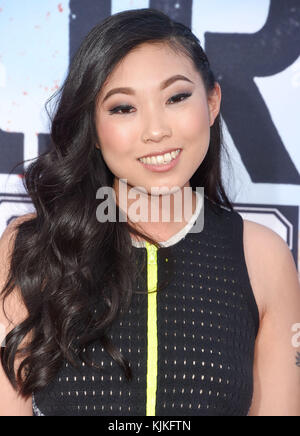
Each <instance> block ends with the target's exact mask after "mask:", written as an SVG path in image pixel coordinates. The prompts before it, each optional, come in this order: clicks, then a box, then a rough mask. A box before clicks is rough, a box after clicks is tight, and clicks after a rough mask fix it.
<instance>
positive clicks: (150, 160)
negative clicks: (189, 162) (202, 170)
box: [139, 149, 181, 165]
mask: <svg viewBox="0 0 300 436" xmlns="http://www.w3.org/2000/svg"><path fill="white" fill-rule="evenodd" d="M180 151H181V149H177V150H176V151H172V152H169V153H165V154H160V155H158V156H147V157H142V158H139V161H140V162H142V163H143V164H147V165H165V164H168V163H170V162H171V161H172V160H174V159H176V157H177V156H178V155H179V153H180Z"/></svg>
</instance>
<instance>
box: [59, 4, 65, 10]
mask: <svg viewBox="0 0 300 436" xmlns="http://www.w3.org/2000/svg"><path fill="white" fill-rule="evenodd" d="M58 10H59V12H63V11H64V10H63V7H62V4H61V3H59V5H58Z"/></svg>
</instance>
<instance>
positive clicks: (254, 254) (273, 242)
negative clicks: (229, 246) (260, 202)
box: [243, 219, 297, 319]
mask: <svg viewBox="0 0 300 436" xmlns="http://www.w3.org/2000/svg"><path fill="white" fill-rule="evenodd" d="M243 221H244V252H245V259H246V264H247V268H248V273H249V277H250V282H251V284H252V288H253V292H254V295H255V298H256V301H257V305H258V308H259V312H260V318H261V319H262V318H263V315H264V314H265V312H266V310H267V308H268V306H269V305H270V301H271V300H272V299H273V297H275V294H274V293H275V286H274V284H275V282H276V279H275V277H276V276H277V274H281V276H282V275H284V274H285V271H284V270H283V267H282V266H283V265H286V264H288V267H289V269H290V270H291V271H292V274H293V276H295V275H297V272H296V265H295V262H294V259H293V257H292V254H291V251H290V249H289V247H288V245H287V243H286V242H285V241H284V239H283V238H282V237H281V236H280V235H278V234H277V233H276V232H275V231H273V230H272V229H270V228H269V227H267V226H265V225H263V224H259V223H256V222H254V221H249V220H246V219H244V220H243ZM277 278H278V279H281V280H283V279H284V277H277ZM287 279H288V278H287ZM294 279H295V277H294Z"/></svg>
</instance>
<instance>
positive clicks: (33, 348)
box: [1, 8, 233, 398]
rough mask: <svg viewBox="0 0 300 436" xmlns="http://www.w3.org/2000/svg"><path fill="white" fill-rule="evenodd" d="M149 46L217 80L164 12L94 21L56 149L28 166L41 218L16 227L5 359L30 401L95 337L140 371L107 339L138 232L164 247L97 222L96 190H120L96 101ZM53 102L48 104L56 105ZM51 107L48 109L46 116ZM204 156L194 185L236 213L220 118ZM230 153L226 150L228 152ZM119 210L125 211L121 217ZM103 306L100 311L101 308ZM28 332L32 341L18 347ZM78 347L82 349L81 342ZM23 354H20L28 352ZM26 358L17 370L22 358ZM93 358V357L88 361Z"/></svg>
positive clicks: (61, 102) (62, 94)
mask: <svg viewBox="0 0 300 436" xmlns="http://www.w3.org/2000/svg"><path fill="white" fill-rule="evenodd" d="M143 43H153V44H155V43H158V44H161V43H165V44H168V46H169V47H170V48H172V49H173V50H174V51H175V52H176V53H181V54H184V55H185V56H188V57H189V58H190V59H191V60H192V61H193V63H194V66H195V68H196V69H197V71H198V72H199V74H200V75H201V77H202V79H203V83H204V86H205V89H206V92H207V95H209V92H210V91H212V90H213V89H214V86H215V82H216V80H215V77H214V74H213V72H212V70H211V68H210V64H209V61H208V59H207V56H206V54H205V52H204V51H203V49H202V48H201V45H200V42H199V40H198V39H197V37H196V36H195V35H194V34H193V33H192V32H191V30H190V29H189V28H188V27H186V26H184V25H183V24H181V23H178V22H174V21H173V20H171V19H170V17H168V16H167V15H165V14H164V13H162V12H160V11H158V10H156V9H150V8H147V9H137V10H131V11H125V12H121V13H118V14H115V15H112V16H110V17H108V18H106V19H105V20H104V21H102V22H101V23H99V24H98V25H96V26H95V27H94V28H93V29H92V30H91V31H90V32H89V34H88V35H87V36H86V38H85V39H84V40H83V42H82V44H81V46H80V48H79V49H78V51H77V52H76V54H75V56H74V57H73V59H72V62H71V65H70V68H69V72H68V75H67V77H66V79H65V81H64V83H63V85H62V87H61V88H60V89H59V90H58V92H56V93H55V94H54V95H53V96H52V98H54V97H58V98H57V100H56V105H55V110H54V115H53V116H50V119H51V132H50V133H51V135H50V137H51V146H50V149H49V150H48V151H47V152H45V153H43V154H41V155H40V156H39V157H38V158H36V159H35V160H34V161H33V162H31V164H30V165H29V166H28V168H27V170H26V171H25V173H24V178H23V183H24V187H25V189H26V191H27V193H28V195H29V196H30V198H31V199H32V202H33V206H34V208H35V210H36V215H35V216H34V217H32V219H29V220H25V221H23V222H22V223H21V224H19V226H18V232H17V235H16V238H15V243H14V248H13V253H12V258H11V264H10V271H9V275H8V279H7V281H6V284H5V287H4V288H3V289H2V297H3V305H4V301H5V299H6V298H7V297H8V296H9V294H11V293H12V292H13V290H14V289H15V288H16V287H18V289H19V290H20V293H21V297H22V299H23V301H24V304H25V306H26V309H27V311H28V316H27V318H26V319H25V320H24V322H22V323H21V324H19V325H18V326H17V327H15V328H14V329H13V330H12V331H11V332H10V333H9V334H8V335H7V336H6V347H5V348H2V352H1V362H2V365H3V368H4V370H5V373H6V374H7V376H8V378H9V380H10V382H11V383H12V385H13V386H14V387H15V388H16V389H18V391H19V392H20V394H21V395H22V396H23V397H24V398H27V397H29V396H30V395H31V394H32V393H33V392H34V391H35V390H38V389H41V388H43V387H45V386H46V385H47V384H48V383H49V382H50V380H51V379H52V378H53V377H54V376H55V375H56V374H57V372H58V370H59V368H60V367H61V365H62V363H63V360H64V359H66V360H67V361H69V362H70V363H71V364H73V365H74V366H76V365H77V363H76V362H77V361H76V358H77V357H78V356H79V357H81V358H82V359H83V360H85V357H84V356H83V355H82V350H83V348H84V347H85V346H86V345H87V344H91V343H92V342H93V341H100V343H101V344H102V346H103V347H104V349H105V350H106V351H107V352H108V353H109V354H110V355H111V357H112V358H113V359H114V360H115V361H116V362H117V363H118V364H119V365H120V366H121V367H122V368H123V370H124V372H125V375H126V378H127V380H131V379H132V377H133V374H132V371H131V368H130V363H129V362H128V361H127V359H126V358H125V357H124V356H123V355H122V354H121V353H120V352H119V351H118V350H117V349H116V347H115V346H114V345H113V343H112V342H111V341H110V340H109V338H108V332H109V328H110V326H111V325H112V324H113V322H114V321H115V320H116V319H117V318H118V316H119V314H120V312H121V311H123V312H126V310H127V309H128V308H129V305H130V301H131V297H132V293H133V292H134V287H135V280H136V278H137V267H136V263H135V262H134V261H133V260H134V259H133V255H132V251H133V250H132V243H131V237H130V232H131V233H132V234H133V235H137V236H140V237H142V238H144V239H145V240H147V241H148V242H150V243H152V244H155V245H156V246H157V247H159V244H158V242H157V241H155V240H153V239H151V238H149V236H148V235H144V234H143V233H140V232H139V231H138V230H137V229H135V228H133V227H131V226H130V224H129V223H128V222H123V221H122V222H119V221H118V220H117V222H109V221H107V222H105V223H99V221H98V220H97V218H96V209H97V207H98V205H99V201H98V203H97V201H96V192H97V190H98V189H99V188H100V187H104V186H109V187H112V186H113V182H114V174H112V173H111V171H110V170H109V168H108V167H107V165H106V163H105V161H104V159H103V157H102V154H101V151H100V149H99V148H96V147H95V144H96V143H97V142H98V138H97V134H96V128H95V122H94V117H95V102H96V99H97V96H98V94H99V92H100V90H101V87H102V85H103V84H104V82H105V80H106V79H107V77H108V76H109V74H110V73H111V72H112V71H113V69H114V67H115V66H116V65H117V64H118V63H119V62H120V61H121V60H122V59H123V58H124V57H125V56H126V55H127V54H128V53H129V52H130V51H131V50H132V49H134V48H135V47H137V46H139V45H140V44H143ZM52 98H51V99H50V100H48V102H47V103H46V109H47V105H48V104H49V103H50V101H52ZM48 113H49V112H48ZM210 133H211V136H210V144H209V149H208V151H207V154H206V156H205V159H204V160H203V162H202V163H201V165H200V166H199V168H198V169H197V171H196V172H195V174H194V175H193V176H192V178H191V180H190V185H191V187H192V189H193V190H196V187H204V192H205V196H206V197H207V198H209V199H210V200H211V201H212V202H213V203H214V204H216V205H221V206H223V207H225V208H229V209H230V210H233V206H232V204H231V202H230V201H229V199H228V198H227V196H226V193H225V190H224V187H223V185H222V180H221V166H220V160H221V151H222V149H223V150H224V151H225V152H226V149H225V148H224V146H223V138H222V127H221V119H220V114H219V115H218V116H217V118H216V119H215V122H214V124H213V126H211V131H210ZM226 153H227V152H226ZM118 213H119V210H118V208H117V216H118ZM95 305H98V306H97V307H100V308H101V310H99V311H96V312H97V314H95V310H94V307H95ZM27 334H30V337H31V340H30V343H27V344H26V345H24V346H22V347H20V345H21V343H22V341H23V339H24V338H25V337H27ZM74 344H76V347H75V346H74ZM21 352H22V353H21ZM19 354H20V355H21V356H24V359H23V361H22V363H21V365H20V366H19V368H18V370H17V371H15V370H14V362H15V359H16V357H17V356H18V355H19ZM87 363H88V364H90V362H87Z"/></svg>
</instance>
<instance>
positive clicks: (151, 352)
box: [33, 193, 259, 416]
mask: <svg viewBox="0 0 300 436" xmlns="http://www.w3.org/2000/svg"><path fill="white" fill-rule="evenodd" d="M197 194H198V193H197ZM202 208H204V209H202ZM200 211H202V212H203V213H204V228H203V230H202V231H201V232H200V233H192V232H191V228H192V227H193V224H194V222H195V221H196V219H197V217H198V216H199V213H200ZM132 244H133V247H132V250H133V251H134V252H135V254H136V259H137V261H138V262H142V263H143V262H145V264H146V266H147V268H145V270H144V273H143V274H142V275H141V279H140V280H138V281H137V283H136V290H137V293H134V295H133V299H132V302H131V307H130V310H129V312H127V313H125V314H123V315H122V317H121V318H120V319H119V320H118V321H117V322H116V323H115V324H114V325H113V326H112V329H111V333H110V338H111V339H112V342H113V343H114V345H116V346H117V347H118V349H120V350H121V352H122V354H123V355H124V356H125V357H126V358H127V359H128V361H129V362H130V366H131V369H132V372H133V380H132V381H127V380H126V378H125V375H124V372H123V370H122V369H121V368H120V366H119V365H118V364H117V363H116V362H115V361H114V360H113V359H112V358H111V357H110V355H109V354H108V353H107V352H106V351H104V349H103V347H102V346H101V344H100V343H94V344H93V345H91V346H90V347H89V349H88V351H89V353H90V356H92V358H93V360H95V361H96V362H97V364H98V365H100V367H101V370H99V369H97V368H91V367H89V366H87V365H85V364H84V362H80V368H78V369H75V368H73V367H72V366H71V365H70V364H69V363H68V362H65V363H64V364H63V366H62V367H61V369H60V371H59V372H58V374H57V376H56V377H55V378H54V379H53V380H52V382H51V383H50V384H49V385H48V386H47V388H44V389H43V390H41V391H38V392H35V393H34V395H33V412H34V415H45V416H64V415H65V416H93V415H95V416H97V415H98V416H101V415H102V416H130V415H131V416H193V415H194V416H195V415H199V416H246V415H247V414H248V412H249V408H250V405H251V401H252V395H253V359H254V346H255V339H256V336H257V332H258V327H259V313H258V308H257V305H256V301H255V298H254V294H253V291H252V287H251V284H250V279H249V276H248V271H247V267H246V263H245V257H244V247H243V219H242V217H241V216H240V215H239V213H237V212H236V211H233V212H232V211H230V210H229V209H226V208H223V207H220V206H217V205H215V204H213V203H212V202H211V201H210V200H208V198H207V197H204V201H203V200H202V203H201V200H200V196H199V195H197V207H196V211H195V213H194V215H193V216H192V218H191V220H190V221H189V223H188V224H187V225H186V226H185V227H184V228H183V229H182V230H181V231H180V232H179V233H177V234H176V235H174V236H173V237H172V238H171V239H169V240H168V241H167V242H165V243H164V246H163V247H162V248H159V249H158V250H157V249H156V247H155V246H153V245H150V244H148V243H141V242H139V243H138V242H135V241H132ZM163 282H166V283H167V285H166V286H165V287H163V288H162V289H160V288H158V292H149V291H152V290H155V289H156V285H157V283H163ZM145 286H146V291H147V290H148V293H144V294H143V293H138V291H139V290H142V289H145Z"/></svg>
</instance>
